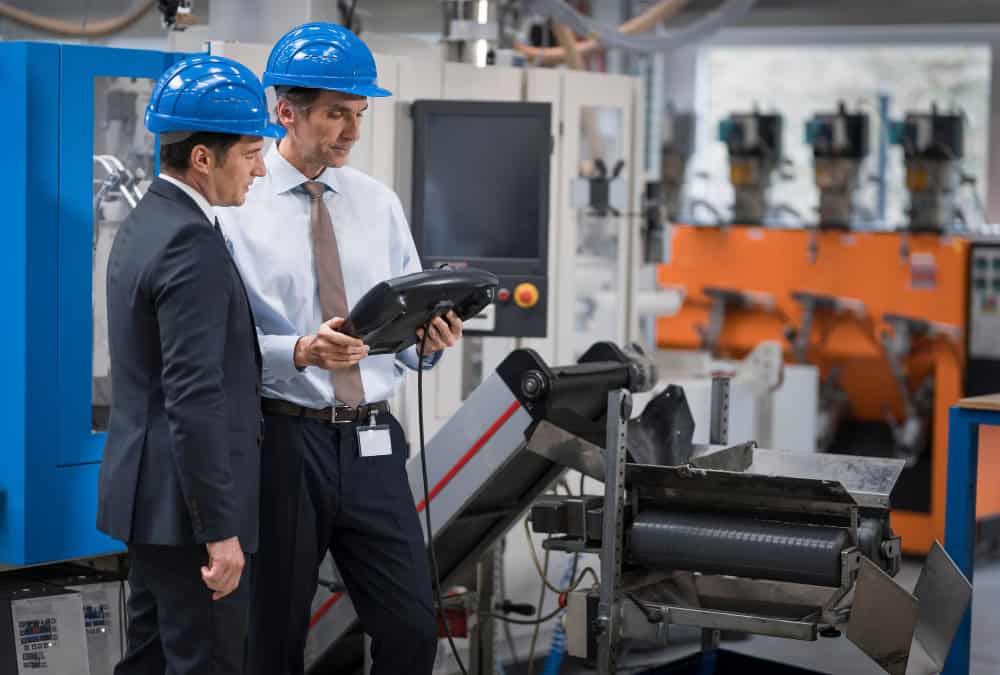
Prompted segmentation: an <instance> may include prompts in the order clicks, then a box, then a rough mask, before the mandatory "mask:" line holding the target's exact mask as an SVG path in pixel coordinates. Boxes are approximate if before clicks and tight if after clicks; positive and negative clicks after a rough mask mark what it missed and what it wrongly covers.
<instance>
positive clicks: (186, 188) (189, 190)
mask: <svg viewBox="0 0 1000 675" xmlns="http://www.w3.org/2000/svg"><path fill="white" fill-rule="evenodd" d="M160 178H162V179H163V180H165V181H167V182H168V183H170V184H171V185H175V186H177V187H179V188H180V189H181V190H182V191H183V192H184V194H186V195H187V196H188V197H190V198H191V199H192V200H193V201H194V203H195V204H197V205H198V208H199V209H201V211H202V213H204V214H205V217H206V218H208V222H210V223H212V224H213V225H214V224H215V209H213V208H212V205H211V204H209V203H208V200H207V199H205V195H203V194H201V192H199V191H198V190H196V189H195V188H193V187H191V186H190V185H188V184H187V183H185V182H184V181H182V180H179V179H177V178H174V177H173V176H168V175H167V174H165V173H162V172H161V173H160Z"/></svg>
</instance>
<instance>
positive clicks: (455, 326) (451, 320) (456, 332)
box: [448, 312, 462, 337]
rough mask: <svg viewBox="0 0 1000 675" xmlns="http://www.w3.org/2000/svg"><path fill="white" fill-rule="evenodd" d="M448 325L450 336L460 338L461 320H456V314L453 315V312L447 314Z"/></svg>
mask: <svg viewBox="0 0 1000 675" xmlns="http://www.w3.org/2000/svg"><path fill="white" fill-rule="evenodd" d="M448 325H449V326H450V327H451V334H452V336H456V337H461V335H462V320H461V319H459V318H458V314H455V312H448Z"/></svg>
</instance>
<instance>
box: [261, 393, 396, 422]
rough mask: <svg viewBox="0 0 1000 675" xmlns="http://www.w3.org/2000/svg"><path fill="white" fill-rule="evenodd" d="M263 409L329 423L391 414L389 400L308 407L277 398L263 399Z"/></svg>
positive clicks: (362, 420)
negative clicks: (320, 407)
mask: <svg viewBox="0 0 1000 675" xmlns="http://www.w3.org/2000/svg"><path fill="white" fill-rule="evenodd" d="M260 407H261V410H263V411H264V412H266V413H268V414H271V415H287V416H289V417H305V418H308V419H311V420H320V421H321V422H327V423H329V424H348V423H350V422H366V421H368V419H369V418H370V417H371V416H372V415H383V414H389V412H390V410H389V402H388V401H375V402H374V403H362V404H360V405H358V406H350V405H338V406H332V407H329V408H322V409H317V408H307V407H305V406H301V405H297V404H295V403H289V402H288V401H282V400H280V399H276V398H265V399H261V403H260Z"/></svg>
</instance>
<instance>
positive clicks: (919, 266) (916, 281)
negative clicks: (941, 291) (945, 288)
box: [910, 253, 938, 289]
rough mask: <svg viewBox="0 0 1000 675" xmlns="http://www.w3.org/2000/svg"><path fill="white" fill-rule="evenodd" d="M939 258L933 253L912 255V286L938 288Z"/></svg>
mask: <svg viewBox="0 0 1000 675" xmlns="http://www.w3.org/2000/svg"><path fill="white" fill-rule="evenodd" d="M937 276H938V275H937V259H936V258H935V257H934V255H933V254H931V253H913V254H911V255H910V288H915V289H917V288H923V289H932V288H937Z"/></svg>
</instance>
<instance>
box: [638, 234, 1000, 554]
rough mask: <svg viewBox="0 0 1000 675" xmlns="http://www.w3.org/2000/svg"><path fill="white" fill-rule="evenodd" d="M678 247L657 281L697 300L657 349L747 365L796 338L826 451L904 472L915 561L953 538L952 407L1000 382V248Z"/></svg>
mask: <svg viewBox="0 0 1000 675" xmlns="http://www.w3.org/2000/svg"><path fill="white" fill-rule="evenodd" d="M813 237H815V240H816V245H817V253H818V255H816V256H815V257H814V256H812V255H810V252H809V249H810V239H811V238H813ZM672 249H673V254H674V255H673V258H672V260H671V262H670V263H668V264H665V265H662V266H661V267H660V277H659V279H660V282H661V283H663V284H665V285H670V286H674V285H682V286H685V287H686V288H687V289H688V296H687V297H688V301H687V302H686V303H685V306H684V307H683V308H682V309H681V311H680V312H678V313H677V314H676V315H675V316H673V317H665V318H661V319H660V321H659V326H658V344H659V346H660V347H661V348H664V349H679V350H700V349H705V348H709V349H712V350H714V352H715V353H716V354H717V355H718V356H722V357H729V358H740V357H742V356H743V355H746V354H748V353H750V351H751V350H752V349H753V348H754V347H756V345H758V344H759V343H760V342H763V341H768V340H781V339H785V340H786V355H787V357H788V358H789V359H790V360H793V361H798V362H802V363H810V364H813V365H815V366H817V367H818V368H819V369H820V374H821V383H820V391H819V399H820V403H819V406H820V409H819V411H818V412H819V425H818V427H819V428H818V430H817V443H816V446H817V447H818V448H819V449H820V450H822V451H825V452H830V453H839V454H847V455H853V456H877V457H878V456H880V457H894V458H899V459H902V460H904V462H905V463H906V466H905V468H904V470H903V472H902V474H901V476H900V480H899V482H898V485H897V486H896V488H895V490H894V492H893V495H892V497H893V514H892V519H893V528H894V529H895V530H896V531H897V532H899V533H900V535H901V536H902V541H903V547H904V550H906V551H907V552H910V553H918V554H922V553H926V552H927V551H928V550H929V549H930V547H931V544H932V543H933V540H934V539H941V538H943V535H944V504H945V489H946V472H947V448H948V437H947V417H948V408H949V406H951V405H953V404H955V403H956V402H957V401H958V400H959V399H960V398H961V397H963V396H967V395H970V396H971V395H976V394H984V393H988V392H989V391H991V390H992V389H995V386H996V384H995V383H996V381H997V378H998V377H1000V348H998V347H997V345H996V344H995V340H994V338H992V337H990V338H987V337H986V336H987V335H996V332H995V331H996V328H997V327H998V326H1000V320H998V316H1000V315H998V308H997V302H998V293H1000V278H998V279H997V280H996V281H994V277H996V276H997V275H998V274H1000V261H996V260H995V259H996V258H997V257H998V256H1000V243H998V242H995V241H989V240H986V239H974V240H973V239H969V238H963V237H957V236H938V235H932V234H920V235H918V234H913V233H909V232H906V233H896V232H884V231H883V232H873V231H851V232H844V233H842V232H838V231H823V232H819V233H810V232H807V231H805V230H765V229H759V228H747V229H739V230H731V231H729V232H725V231H722V230H718V229H706V228H702V227H696V226H686V225H677V226H674V228H673V237H672ZM994 264H996V267H994ZM994 284H996V285H994ZM719 289H724V290H725V289H728V290H729V291H730V293H729V294H725V293H722V294H721V295H720V291H719ZM733 294H736V295H733ZM733 297H739V298H742V300H741V301H736V300H733V299H732V298H733ZM748 298H752V299H758V300H759V299H760V298H767V299H768V302H767V303H762V302H756V303H751V302H749V301H748ZM705 326H708V327H709V328H711V330H710V331H709V332H708V335H709V337H711V338H712V339H711V340H709V341H706V338H705V335H706V331H705V328H703V327H705ZM973 336H975V338H974V337H973ZM979 472H980V481H981V484H982V485H989V484H992V483H995V481H996V477H997V476H998V475H1000V464H998V463H996V462H994V461H993V460H991V459H990V458H989V457H985V456H984V459H983V460H982V461H981V463H980V465H979ZM992 492H993V491H990V490H986V489H981V494H980V495H979V501H978V508H979V517H980V519H987V518H992V517H993V516H995V515H996V514H1000V500H998V499H997V498H996V496H995V495H994V494H991V493H992Z"/></svg>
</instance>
